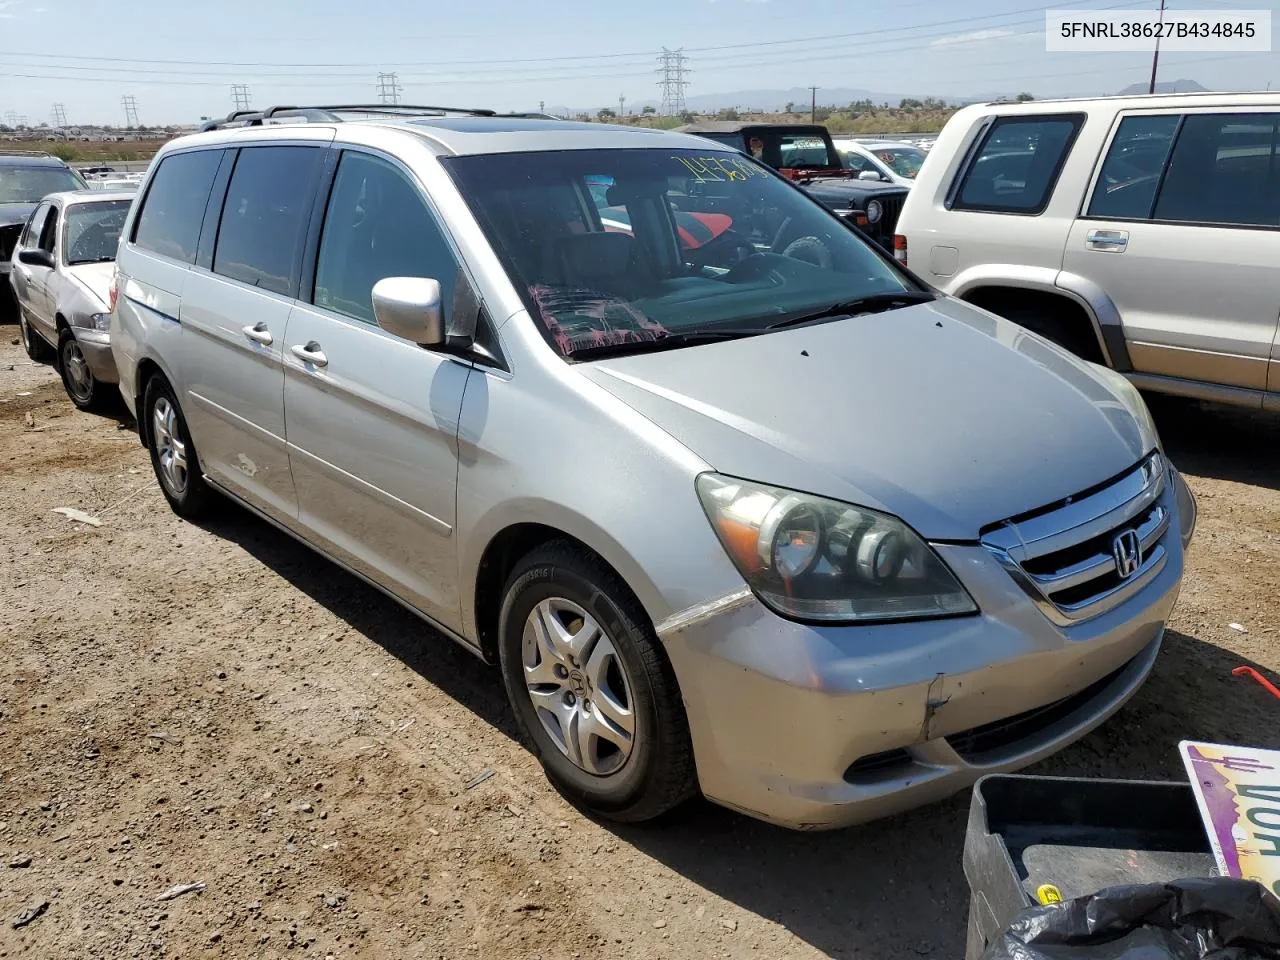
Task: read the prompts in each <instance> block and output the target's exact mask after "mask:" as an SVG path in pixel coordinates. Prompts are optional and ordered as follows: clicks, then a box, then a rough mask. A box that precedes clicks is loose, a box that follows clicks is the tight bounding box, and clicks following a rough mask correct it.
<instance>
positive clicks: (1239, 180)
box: [895, 93, 1280, 409]
mask: <svg viewBox="0 0 1280 960" xmlns="http://www.w3.org/2000/svg"><path fill="white" fill-rule="evenodd" d="M1278 143H1280V94H1262V93H1256V94H1210V95H1203V94H1202V95H1186V94H1183V95H1174V96H1154V97H1151V96H1146V97H1109V98H1103V99H1094V100H1060V101H1052V102H1051V101H1035V102H1029V103H990V104H978V105H975V106H971V107H968V108H966V109H964V110H961V111H960V112H958V113H957V114H956V115H955V116H954V117H952V118H951V120H950V122H949V123H948V124H947V126H946V129H945V130H943V132H942V134H941V135H940V136H939V137H938V142H937V145H936V147H935V148H934V150H933V151H932V153H933V154H935V155H936V156H934V157H933V159H932V160H930V162H929V163H928V164H926V165H925V166H924V168H923V170H922V171H921V174H920V176H919V178H918V179H917V180H916V186H915V188H914V189H913V190H912V192H911V194H910V197H909V199H908V201H907V204H906V207H905V208H904V210H903V212H902V216H901V218H900V219H899V221H898V231H897V232H898V236H897V237H896V239H895V250H896V253H897V256H898V259H899V260H900V261H902V262H904V263H906V262H908V261H909V263H910V266H911V267H912V269H913V270H914V271H915V272H916V273H917V274H919V275H920V276H921V277H923V278H924V279H926V280H928V281H929V282H931V283H933V284H934V285H936V286H938V287H939V288H941V289H942V290H943V291H945V292H946V293H949V294H952V295H954V296H956V297H960V298H963V299H965V300H968V301H970V302H972V303H975V304H977V305H979V306H982V307H986V308H987V309H989V310H991V311H993V312H995V313H998V314H1000V315H1002V316H1004V317H1007V318H1009V319H1011V320H1014V321H1016V322H1017V323H1020V324H1022V325H1023V326H1025V327H1028V328H1030V329H1032V330H1034V331H1036V332H1038V333H1040V334H1042V335H1044V336H1046V337H1047V338H1049V339H1051V340H1054V341H1056V342H1057V343H1059V344H1061V345H1063V346H1065V347H1067V348H1068V349H1070V350H1072V351H1074V352H1075V353H1077V354H1079V355H1080V356H1082V357H1084V358H1086V359H1088V360H1094V361H1097V362H1100V363H1106V364H1108V365H1110V366H1111V367H1113V368H1115V369H1116V370H1119V371H1121V372H1123V373H1125V374H1126V375H1128V377H1129V379H1130V380H1131V381H1133V382H1134V383H1135V384H1136V385H1137V386H1139V387H1141V388H1144V389H1150V390H1156V391H1161V392H1165V393H1174V394H1181V395H1184V396H1192V397H1199V398H1201V399H1208V400H1218V401H1225V402H1230V403H1238V404H1243V405H1246V406H1252V407H1268V408H1271V409H1280V343H1278V342H1277V316H1280V269H1277V266H1278V265H1280V232H1278V231H1280V152H1277V151H1278V148H1277V144H1278Z"/></svg>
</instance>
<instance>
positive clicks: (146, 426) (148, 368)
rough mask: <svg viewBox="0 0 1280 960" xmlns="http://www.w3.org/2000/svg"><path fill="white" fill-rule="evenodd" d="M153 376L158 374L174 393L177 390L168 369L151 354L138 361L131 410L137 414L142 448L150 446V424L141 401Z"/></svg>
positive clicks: (135, 368) (135, 369)
mask: <svg viewBox="0 0 1280 960" xmlns="http://www.w3.org/2000/svg"><path fill="white" fill-rule="evenodd" d="M155 374H159V375H160V376H162V377H164V378H165V380H167V381H168V382H169V386H170V387H173V389H174V390H175V391H176V390H177V388H176V387H174V382H173V374H172V373H170V372H169V370H168V368H167V367H165V365H164V364H162V363H161V362H160V361H159V359H158V358H156V357H155V356H153V355H152V354H147V355H146V356H144V357H142V358H141V359H140V360H139V361H138V363H137V366H136V367H134V378H133V380H134V382H133V386H132V393H133V403H134V406H133V409H134V410H135V411H136V414H137V420H138V439H139V440H140V441H141V442H142V445H143V446H144V447H150V446H151V424H150V421H149V418H148V417H147V416H146V415H145V411H144V410H143V409H142V400H143V395H144V394H145V393H146V392H147V381H149V380H150V379H151V378H152V377H153V376H154V375H155Z"/></svg>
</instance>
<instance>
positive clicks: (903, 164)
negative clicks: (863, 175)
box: [872, 147, 925, 180]
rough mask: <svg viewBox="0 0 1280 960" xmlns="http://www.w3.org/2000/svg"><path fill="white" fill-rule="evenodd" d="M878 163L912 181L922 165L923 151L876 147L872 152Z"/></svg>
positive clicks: (909, 148) (908, 148)
mask: <svg viewBox="0 0 1280 960" xmlns="http://www.w3.org/2000/svg"><path fill="white" fill-rule="evenodd" d="M872 153H874V154H875V155H876V157H878V158H879V160H880V162H881V163H883V164H884V165H885V166H886V167H888V168H889V169H890V170H892V171H893V172H894V173H896V174H897V175H898V176H900V177H906V178H907V179H908V180H914V179H915V178H916V174H917V173H919V172H920V164H922V163H924V156H925V154H924V151H923V150H918V149H916V148H915V147H877V148H876V149H875V150H873V151H872Z"/></svg>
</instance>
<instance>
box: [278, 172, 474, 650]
mask: <svg viewBox="0 0 1280 960" xmlns="http://www.w3.org/2000/svg"><path fill="white" fill-rule="evenodd" d="M458 274H459V270H458V260H457V258H456V256H455V254H454V252H453V250H452V248H451V247H450V244H449V242H448V241H447V239H446V237H445V234H444V231H443V230H442V229H441V227H440V226H439V224H438V222H437V220H436V218H435V216H434V214H433V213H432V212H431V210H430V209H429V207H428V205H427V203H426V201H425V199H424V194H423V193H422V191H421V188H420V187H419V186H418V185H417V184H416V183H415V182H414V180H413V179H412V178H411V176H410V175H409V173H408V172H407V171H406V170H405V169H404V168H402V167H400V166H399V165H397V164H395V163H393V162H391V161H390V160H388V159H385V158H383V157H380V156H375V155H373V154H369V153H363V152H359V151H350V150H348V151H346V152H344V153H343V155H342V157H341V160H340V162H339V164H338V168H337V172H336V174H335V179H334V183H333V189H332V192H331V194H330V197H329V204H328V210H327V212H326V214H325V221H324V228H323V233H322V234H321V239H320V249H319V254H318V258H317V261H316V270H315V283H314V297H313V298H312V299H313V303H311V304H305V303H300V304H298V306H296V307H295V308H294V310H293V313H292V314H291V315H290V317H289V326H288V333H287V336H286V338H285V339H286V341H287V344H288V345H287V348H286V353H285V357H284V363H285V385H284V405H285V418H286V424H287V430H288V439H289V462H290V464H291V466H292V469H293V477H294V482H295V484H296V485H297V491H298V506H299V513H298V519H299V521H300V523H301V524H302V526H303V527H305V528H307V529H308V531H309V532H310V533H312V534H314V535H315V536H316V537H317V538H319V539H320V540H321V541H323V542H324V544H325V545H326V548H327V549H328V550H329V552H331V553H332V554H333V555H334V556H336V557H337V558H338V559H339V560H341V561H342V562H344V563H346V564H347V565H348V566H350V567H351V568H352V569H354V570H356V571H357V572H359V573H361V574H363V575H364V576H366V577H369V578H370V579H372V580H374V581H375V582H377V583H379V584H381V585H382V586H384V587H385V588H387V589H388V590H390V591H391V592H392V593H394V594H396V595H397V596H398V597H400V598H401V599H403V600H404V601H406V602H408V603H410V604H412V605H413V606H415V607H417V608H418V609H420V610H422V611H423V612H424V613H426V614H427V615H428V616H431V617H432V618H434V619H436V620H438V621H439V622H441V623H443V624H444V625H445V626H449V627H455V628H456V626H457V624H458V622H459V614H460V607H459V599H458V560H457V552H456V547H455V542H454V524H455V519H456V518H455V508H456V496H457V479H458V447H457V435H458V414H459V410H460V408H461V405H462V393H463V388H464V386H465V385H466V382H467V377H468V376H469V374H470V367H469V365H467V364H464V363H461V362H459V361H457V360H454V359H451V358H449V357H447V356H444V355H442V354H438V353H432V352H431V351H428V350H426V349H424V348H422V347H420V346H419V345H417V344H415V343H409V342H408V341H406V340H402V339H400V338H399V337H396V336H393V335H391V334H389V333H387V332H386V331H384V330H382V329H381V328H380V327H378V326H377V325H376V323H375V322H374V317H373V303H372V298H371V290H372V289H373V285H374V284H375V283H376V282H377V281H378V280H381V279H382V278H383V277H394V276H407V277H431V278H434V279H436V280H438V281H439V282H440V287H441V292H442V302H443V303H444V304H445V307H446V310H447V309H448V307H449V305H450V304H451V303H452V302H453V294H454V292H455V291H456V290H457V288H458V285H459V283H460V282H465V281H459V280H458ZM307 293H308V291H303V294H302V297H301V299H303V300H306V299H308V297H307ZM445 319H446V323H447V322H448V315H447V313H446V318H445Z"/></svg>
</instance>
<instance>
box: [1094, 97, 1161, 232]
mask: <svg viewBox="0 0 1280 960" xmlns="http://www.w3.org/2000/svg"><path fill="white" fill-rule="evenodd" d="M1177 129H1178V117H1177V115H1165V116H1156V117H1147V116H1134V117H1125V118H1124V119H1123V120H1121V121H1120V127H1119V129H1118V130H1116V135H1115V139H1114V140H1112V141H1111V148H1110V149H1109V150H1108V151H1107V157H1106V159H1105V160H1103V161H1102V170H1101V172H1100V173H1099V174H1098V183H1097V185H1096V186H1095V187H1094V188H1093V197H1092V199H1090V201H1089V210H1088V214H1087V215H1088V216H1090V217H1118V218H1122V219H1139V220H1145V219H1146V218H1147V217H1149V216H1151V204H1152V201H1154V200H1155V196H1156V187H1157V186H1159V184H1160V174H1161V172H1162V171H1163V170H1164V161H1165V158H1166V157H1168V156H1169V146H1170V145H1171V144H1172V143H1173V134H1174V131H1175V130H1177Z"/></svg>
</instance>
